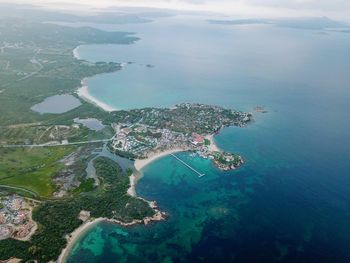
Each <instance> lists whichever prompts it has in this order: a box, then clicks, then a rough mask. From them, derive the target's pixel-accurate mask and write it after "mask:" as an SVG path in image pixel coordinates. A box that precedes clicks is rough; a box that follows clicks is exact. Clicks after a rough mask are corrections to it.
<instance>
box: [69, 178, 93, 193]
mask: <svg viewBox="0 0 350 263" xmlns="http://www.w3.org/2000/svg"><path fill="white" fill-rule="evenodd" d="M94 183H95V180H94V179H93V178H88V179H86V180H83V181H82V182H81V183H80V185H79V187H78V188H75V189H74V190H73V193H74V194H80V193H84V192H90V191H92V190H94V188H95V186H94Z"/></svg>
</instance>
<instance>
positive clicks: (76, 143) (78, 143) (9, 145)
mask: <svg viewBox="0 0 350 263" xmlns="http://www.w3.org/2000/svg"><path fill="white" fill-rule="evenodd" d="M113 138H114V137H113ZM113 138H111V139H103V140H92V141H83V142H69V143H57V144H5V145H0V148H22V147H29V148H30V147H57V146H67V145H80V144H89V143H99V142H109V141H111V140H112V139H113Z"/></svg>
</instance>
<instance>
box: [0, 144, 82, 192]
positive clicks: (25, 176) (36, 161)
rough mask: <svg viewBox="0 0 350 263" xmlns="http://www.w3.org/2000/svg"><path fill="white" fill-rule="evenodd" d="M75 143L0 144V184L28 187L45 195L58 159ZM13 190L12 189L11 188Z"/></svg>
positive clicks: (70, 149) (69, 151) (50, 189)
mask: <svg viewBox="0 0 350 263" xmlns="http://www.w3.org/2000/svg"><path fill="white" fill-rule="evenodd" d="M74 150H76V147H73V146H70V147H40V148H38V147H37V148H0V185H8V186H14V187H20V188H24V189H29V190H31V191H33V192H35V193H36V194H37V195H38V196H41V197H49V196H51V195H52V193H53V192H54V190H55V186H54V185H53V183H52V177H53V176H54V175H55V174H56V173H57V172H58V171H59V170H60V169H61V168H62V166H63V164H61V163H59V162H58V161H59V160H61V159H62V158H63V157H64V156H66V155H68V154H70V153H72V152H73V151H74ZM14 190H15V189H14Z"/></svg>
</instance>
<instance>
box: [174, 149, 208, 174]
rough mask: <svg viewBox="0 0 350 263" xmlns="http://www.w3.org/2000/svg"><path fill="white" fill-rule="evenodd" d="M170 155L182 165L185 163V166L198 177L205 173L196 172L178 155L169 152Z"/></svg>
mask: <svg viewBox="0 0 350 263" xmlns="http://www.w3.org/2000/svg"><path fill="white" fill-rule="evenodd" d="M170 155H171V156H172V157H174V158H175V159H176V160H178V161H179V162H180V163H182V164H183V165H185V166H186V167H187V168H189V169H191V170H192V171H193V172H195V173H196V174H198V177H202V176H204V175H205V174H202V173H200V172H198V171H197V170H196V169H194V168H193V167H192V166H191V165H189V164H187V163H186V162H184V161H183V160H181V159H180V158H179V157H177V156H176V155H175V154H173V153H171V154H170Z"/></svg>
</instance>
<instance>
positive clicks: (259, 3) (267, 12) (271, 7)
mask: <svg viewBox="0 0 350 263" xmlns="http://www.w3.org/2000/svg"><path fill="white" fill-rule="evenodd" d="M2 1H9V0H0V2H2ZM59 1H60V2H62V3H66V4H70V3H71V2H72V1H71V0H59ZM11 2H12V1H11ZM13 2H22V3H33V4H37V3H40V4H45V5H48V4H51V5H52V4H53V3H56V5H57V0H13ZM74 3H75V4H83V5H89V6H93V7H99V8H103V7H108V6H145V7H159V8H170V9H179V10H198V11H207V12H208V11H212V12H219V13H225V14H231V15H241V16H245V17H248V16H249V17H291V16H329V17H331V18H338V19H345V20H349V19H350V1H349V0H75V1H74Z"/></svg>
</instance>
